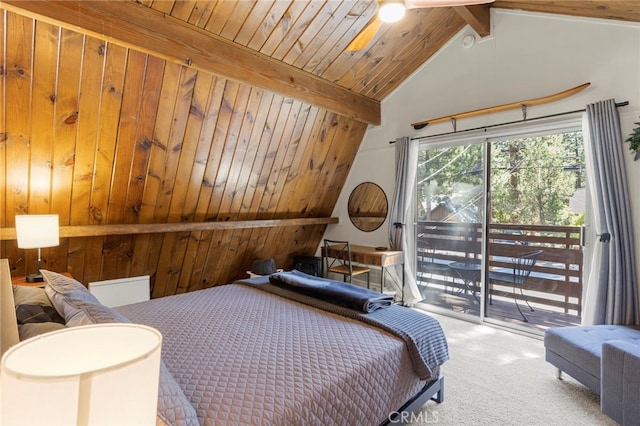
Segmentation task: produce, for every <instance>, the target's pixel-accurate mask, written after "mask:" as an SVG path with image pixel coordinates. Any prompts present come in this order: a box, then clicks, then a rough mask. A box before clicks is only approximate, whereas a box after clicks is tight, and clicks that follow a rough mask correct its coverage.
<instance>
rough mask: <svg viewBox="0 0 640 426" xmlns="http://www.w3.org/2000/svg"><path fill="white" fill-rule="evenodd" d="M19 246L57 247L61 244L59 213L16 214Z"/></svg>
mask: <svg viewBox="0 0 640 426" xmlns="http://www.w3.org/2000/svg"><path fill="white" fill-rule="evenodd" d="M16 236H17V237H18V248H23V249H33V248H43V247H55V246H57V245H59V244H60V231H59V223H58V215H57V214H23V215H17V216H16Z"/></svg>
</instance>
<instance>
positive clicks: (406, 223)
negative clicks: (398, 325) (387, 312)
mask: <svg viewBox="0 0 640 426" xmlns="http://www.w3.org/2000/svg"><path fill="white" fill-rule="evenodd" d="M395 145H396V187H395V191H394V193H393V200H392V202H391V212H390V214H389V246H390V248H391V249H392V250H402V251H404V269H405V275H404V279H405V289H404V300H405V304H407V305H412V304H413V303H415V302H417V301H419V300H421V299H422V297H421V296H420V290H419V289H418V286H417V284H416V279H415V277H416V274H415V271H416V256H415V249H414V247H415V241H414V240H415V235H414V234H415V232H413V229H414V227H413V224H414V222H415V210H416V209H415V199H416V173H417V167H418V144H416V143H411V140H410V139H409V138H408V137H402V138H398V139H396V144H395ZM398 280H399V282H402V278H401V277H398Z"/></svg>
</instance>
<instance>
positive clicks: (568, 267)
mask: <svg viewBox="0 0 640 426" xmlns="http://www.w3.org/2000/svg"><path fill="white" fill-rule="evenodd" d="M417 232H418V234H417V236H418V239H417V250H418V253H417V256H418V264H417V265H418V267H417V272H418V278H419V281H420V280H423V281H428V282H429V283H434V284H436V285H439V286H442V288H445V287H453V288H454V289H457V290H464V284H463V283H462V282H461V281H460V280H456V279H455V275H454V274H452V273H451V272H450V271H447V268H440V272H434V269H433V268H430V266H433V264H437V265H448V264H449V263H451V262H460V261H462V262H469V261H477V262H480V261H481V259H482V255H481V253H482V245H483V240H482V225H481V224H479V223H450V222H434V221H419V222H418V225H417ZM487 238H488V240H489V244H488V252H487V255H488V257H489V262H488V268H489V271H492V270H500V268H503V270H504V268H510V267H511V265H512V260H513V258H514V257H517V256H519V255H521V254H524V253H527V252H530V251H532V250H537V249H542V250H543V252H542V254H541V255H540V257H539V258H538V261H537V263H536V264H535V266H534V268H533V270H532V272H531V275H530V276H529V278H528V279H527V281H526V282H525V284H524V286H523V294H524V299H526V300H527V301H528V302H529V303H531V304H535V305H537V306H538V307H542V308H546V309H549V310H551V311H555V312H562V313H565V314H572V315H577V316H580V315H581V313H582V303H581V300H582V247H581V245H580V227H576V226H539V225H512V224H495V223H494V224H490V225H489V230H488V235H487ZM430 262H433V263H431V264H430ZM512 291H513V288H512V287H508V286H499V285H494V286H493V287H492V289H491V292H492V296H493V297H494V298H496V297H498V298H501V297H505V299H504V300H511V301H513V296H512V294H513V293H512ZM506 298H509V299H506Z"/></svg>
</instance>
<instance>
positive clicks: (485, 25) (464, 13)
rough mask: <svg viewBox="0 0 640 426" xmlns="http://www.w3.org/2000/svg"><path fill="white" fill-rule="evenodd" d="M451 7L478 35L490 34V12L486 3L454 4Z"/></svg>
mask: <svg viewBox="0 0 640 426" xmlns="http://www.w3.org/2000/svg"><path fill="white" fill-rule="evenodd" d="M453 9H454V10H455V11H456V12H457V13H458V15H460V17H461V18H462V19H464V21H465V22H466V23H467V24H469V25H470V26H471V28H473V30H474V31H475V32H476V33H477V34H478V35H479V36H480V37H486V36H488V35H489V34H491V12H490V7H489V5H488V4H476V5H469V6H455V7H454V8H453Z"/></svg>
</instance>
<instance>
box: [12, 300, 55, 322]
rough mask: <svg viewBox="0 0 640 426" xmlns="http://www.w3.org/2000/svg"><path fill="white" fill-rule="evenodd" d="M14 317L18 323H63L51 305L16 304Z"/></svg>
mask: <svg viewBox="0 0 640 426" xmlns="http://www.w3.org/2000/svg"><path fill="white" fill-rule="evenodd" d="M16 319H17V320H18V324H28V323H34V322H57V323H60V324H63V325H64V323H65V321H64V318H62V317H61V316H60V315H59V314H58V312H57V311H56V310H55V308H54V307H53V306H42V305H18V306H17V307H16Z"/></svg>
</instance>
